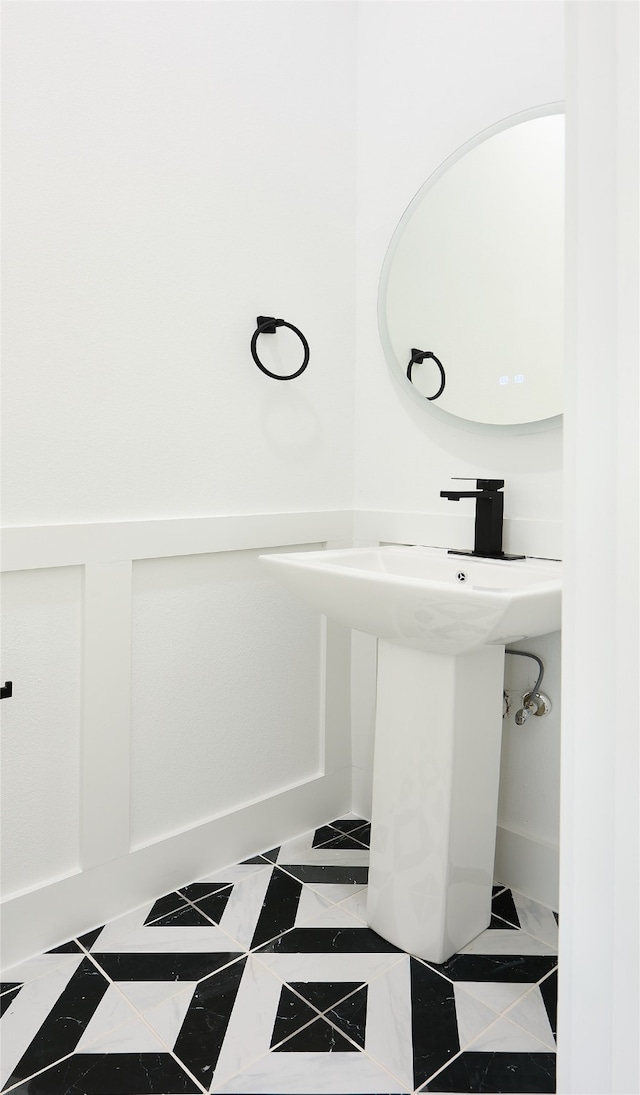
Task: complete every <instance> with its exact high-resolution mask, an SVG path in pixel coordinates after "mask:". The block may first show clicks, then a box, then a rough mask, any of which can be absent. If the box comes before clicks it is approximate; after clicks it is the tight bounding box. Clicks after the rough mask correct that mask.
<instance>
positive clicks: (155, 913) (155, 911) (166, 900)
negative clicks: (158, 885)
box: [145, 892, 186, 924]
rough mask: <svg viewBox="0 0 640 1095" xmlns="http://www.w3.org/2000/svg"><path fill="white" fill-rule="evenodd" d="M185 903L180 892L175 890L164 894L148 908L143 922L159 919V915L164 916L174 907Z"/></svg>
mask: <svg viewBox="0 0 640 1095" xmlns="http://www.w3.org/2000/svg"><path fill="white" fill-rule="evenodd" d="M185 905H186V901H185V899H184V897H183V896H182V894H181V893H179V892H175V893H168V894H165V895H164V897H159V898H158V900H157V901H156V902H155V903H154V904H153V905H152V907H151V908H150V909H149V912H148V913H147V917H146V920H145V924H150V923H151V922H152V921H154V920H159V919H160V917H161V916H166V915H167V914H168V913H172V912H174V910H175V909H179V908H181V907H184V906H185Z"/></svg>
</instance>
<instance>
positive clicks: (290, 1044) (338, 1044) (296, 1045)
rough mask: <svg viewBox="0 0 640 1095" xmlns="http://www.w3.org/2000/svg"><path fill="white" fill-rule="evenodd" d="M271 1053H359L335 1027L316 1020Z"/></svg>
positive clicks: (321, 1020) (322, 1020)
mask: <svg viewBox="0 0 640 1095" xmlns="http://www.w3.org/2000/svg"><path fill="white" fill-rule="evenodd" d="M272 1052H273V1053H359V1052H360V1051H359V1049H358V1047H357V1046H354V1045H353V1043H352V1042H349V1041H347V1039H346V1038H345V1037H344V1035H342V1034H340V1031H338V1030H336V1028H335V1027H332V1026H330V1025H329V1023H325V1021H324V1019H316V1021H315V1023H311V1024H310V1025H309V1026H308V1027H303V1029H302V1030H299V1031H298V1033H297V1034H294V1035H293V1037H291V1038H289V1039H288V1040H287V1041H286V1042H282V1043H281V1044H280V1045H279V1046H276V1047H275V1049H274V1050H273V1051H272Z"/></svg>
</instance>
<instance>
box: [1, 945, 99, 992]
mask: <svg viewBox="0 0 640 1095" xmlns="http://www.w3.org/2000/svg"><path fill="white" fill-rule="evenodd" d="M84 957H85V955H84V953H80V952H79V953H78V954H37V955H35V957H34V958H27V959H26V961H25V962H19V963H18V965H17V966H11V967H10V968H9V969H4V970H3V971H2V980H3V981H19V982H21V983H22V984H26V983H27V982H28V981H35V980H37V978H38V977H46V976H47V975H48V974H50V973H53V971H54V970H57V969H59V967H60V966H69V965H70V964H71V965H72V964H73V963H75V966H74V968H75V969H77V967H78V966H79V965H80V963H81V961H82V959H83V958H84Z"/></svg>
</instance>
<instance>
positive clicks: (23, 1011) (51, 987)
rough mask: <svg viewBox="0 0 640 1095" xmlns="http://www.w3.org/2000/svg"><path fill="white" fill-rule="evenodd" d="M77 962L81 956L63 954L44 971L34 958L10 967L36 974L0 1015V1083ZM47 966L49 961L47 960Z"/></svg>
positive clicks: (3, 1081)
mask: <svg viewBox="0 0 640 1095" xmlns="http://www.w3.org/2000/svg"><path fill="white" fill-rule="evenodd" d="M42 957H49V956H42ZM81 962H82V956H81V955H78V956H73V957H71V956H68V955H66V956H64V959H63V961H62V962H57V963H54V968H53V969H50V970H49V972H48V973H47V974H45V973H43V964H42V963H38V962H35V960H32V961H30V962H29V963H23V964H22V965H21V967H14V969H16V970H18V969H21V970H22V971H24V972H33V971H34V970H35V969H37V970H38V975H37V976H36V977H35V978H34V979H33V980H28V981H27V983H26V984H25V985H24V987H23V988H21V989H20V991H19V992H17V993H14V994H12V998H11V1000H10V1003H9V1007H8V1008H7V1009H6V1011H5V1012H4V1014H3V1016H2V1025H1V1029H2V1058H1V1062H0V1086H3V1085H4V1084H5V1083H7V1081H8V1080H9V1078H10V1077H11V1076H12V1075H14V1074H15V1070H16V1068H17V1066H18V1064H19V1062H20V1060H21V1058H22V1057H23V1056H24V1054H25V1053H26V1051H27V1050H28V1048H29V1046H30V1045H31V1042H32V1041H33V1039H34V1038H35V1037H36V1035H37V1033H38V1031H39V1030H40V1028H41V1027H42V1024H43V1023H44V1022H45V1020H46V1018H47V1016H48V1015H49V1013H50V1011H51V1010H52V1008H53V1007H54V1005H55V1003H56V1001H57V1000H58V998H59V997H60V996H61V994H62V993H63V992H64V990H65V988H66V987H67V985H68V984H69V981H70V980H71V978H72V977H73V975H74V973H75V972H76V970H77V969H78V967H79V966H80V964H81ZM49 965H51V964H50V963H49ZM105 984H106V983H105ZM60 1056H61V1057H62V1056H64V1054H63V1053H61V1054H60ZM54 1059H55V1058H54ZM47 1063H50V1062H47ZM31 1071H32V1072H36V1071H37V1066H36V1067H34V1068H32V1069H31ZM26 1075H30V1072H25V1071H23V1070H22V1074H21V1075H14V1081H13V1082H14V1083H15V1082H17V1081H18V1080H19V1079H22V1078H24V1077H25V1076H26Z"/></svg>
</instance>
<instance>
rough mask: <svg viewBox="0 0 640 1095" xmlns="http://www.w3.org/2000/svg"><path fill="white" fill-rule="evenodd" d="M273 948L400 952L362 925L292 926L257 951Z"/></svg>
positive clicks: (281, 950)
mask: <svg viewBox="0 0 640 1095" xmlns="http://www.w3.org/2000/svg"><path fill="white" fill-rule="evenodd" d="M267 951H273V952H274V953H278V954H292V953H299V952H302V953H304V954H330V953H332V952H333V953H336V954H348V953H349V952H355V953H358V954H369V953H379V952H387V951H393V952H395V953H396V954H402V953H403V952H402V951H400V950H399V948H398V947H395V946H394V945H393V943H388V942H387V940H386V939H383V938H382V936H380V935H378V934H377V933H376V932H373V931H371V929H370V928H365V927H364V926H358V927H353V928H352V927H349V928H292V930H291V931H288V932H285V934H284V935H280V936H278V938H277V939H273V940H272V941H271V942H270V943H267V944H265V946H264V947H259V948H258V954H263V953H265V952H267Z"/></svg>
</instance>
